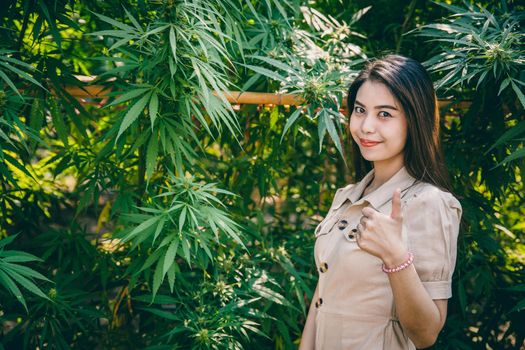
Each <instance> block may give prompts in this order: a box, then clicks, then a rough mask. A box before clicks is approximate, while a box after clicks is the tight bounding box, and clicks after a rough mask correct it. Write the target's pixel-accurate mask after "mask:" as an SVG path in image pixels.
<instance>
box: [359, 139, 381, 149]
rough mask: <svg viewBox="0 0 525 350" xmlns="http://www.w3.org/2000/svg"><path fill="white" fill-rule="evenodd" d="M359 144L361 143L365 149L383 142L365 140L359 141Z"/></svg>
mask: <svg viewBox="0 0 525 350" xmlns="http://www.w3.org/2000/svg"><path fill="white" fill-rule="evenodd" d="M359 142H360V143H361V146H363V147H372V146H375V145H377V144H378V143H381V142H377V141H371V140H365V139H359Z"/></svg>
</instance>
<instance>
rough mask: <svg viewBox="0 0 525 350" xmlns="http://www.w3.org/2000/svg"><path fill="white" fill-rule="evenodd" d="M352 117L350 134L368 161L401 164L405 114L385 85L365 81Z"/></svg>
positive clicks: (358, 93) (404, 138)
mask: <svg viewBox="0 0 525 350" xmlns="http://www.w3.org/2000/svg"><path fill="white" fill-rule="evenodd" d="M351 113H352V114H351V116H350V132H351V134H352V137H353V139H354V141H355V142H356V143H357V144H358V145H359V149H360V150H361V155H362V156H363V158H365V159H366V160H368V161H371V162H374V166H376V165H377V164H378V162H379V163H382V164H385V165H386V164H389V163H392V165H393V164H396V165H402V164H403V162H404V159H403V149H404V148H405V144H406V139H407V121H406V117H405V112H404V111H403V109H402V108H401V105H400V104H399V103H398V101H397V100H396V98H395V97H394V96H393V95H392V93H391V92H390V90H389V89H388V88H387V87H386V86H385V85H384V84H382V83H379V82H375V81H370V80H367V81H365V82H364V83H363V84H362V85H361V87H360V88H359V90H358V91H357V96H356V100H355V104H354V110H353V111H351Z"/></svg>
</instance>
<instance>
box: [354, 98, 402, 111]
mask: <svg viewBox="0 0 525 350" xmlns="http://www.w3.org/2000/svg"><path fill="white" fill-rule="evenodd" d="M354 103H355V104H356V105H359V106H361V107H365V105H364V104H363V103H361V102H359V101H358V100H355V102H354ZM385 108H386V109H393V110H394V111H397V110H398V109H397V108H396V107H394V106H391V105H379V106H375V107H374V109H385Z"/></svg>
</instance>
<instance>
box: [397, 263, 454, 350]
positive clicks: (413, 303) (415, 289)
mask: <svg viewBox="0 0 525 350" xmlns="http://www.w3.org/2000/svg"><path fill="white" fill-rule="evenodd" d="M387 266H395V265H394V264H388V263H387ZM388 277H389V280H390V286H391V288H392V293H393V295H394V302H395V306H396V312H397V315H398V317H399V321H400V322H401V325H402V326H403V328H404V330H405V331H406V332H407V335H408V337H409V338H410V340H412V342H413V343H414V345H416V347H418V348H426V347H429V346H431V345H432V344H434V342H435V341H436V338H437V336H438V334H439V332H440V331H441V328H442V327H443V324H444V322H445V317H446V300H439V301H437V302H435V301H434V300H432V298H431V297H430V295H429V294H428V292H427V291H426V289H425V288H424V287H423V284H422V283H421V280H420V279H419V276H418V274H417V272H416V269H415V268H414V265H410V266H409V267H408V268H406V269H404V270H401V271H398V272H395V273H390V274H388Z"/></svg>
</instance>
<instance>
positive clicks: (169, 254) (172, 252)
mask: <svg viewBox="0 0 525 350" xmlns="http://www.w3.org/2000/svg"><path fill="white" fill-rule="evenodd" d="M178 246H179V243H178V240H173V241H171V243H170V245H169V247H168V250H167V251H166V255H164V264H163V267H162V274H163V275H165V274H166V272H168V269H169V268H171V265H172V264H173V262H174V261H175V256H176V254H177V248H178Z"/></svg>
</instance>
